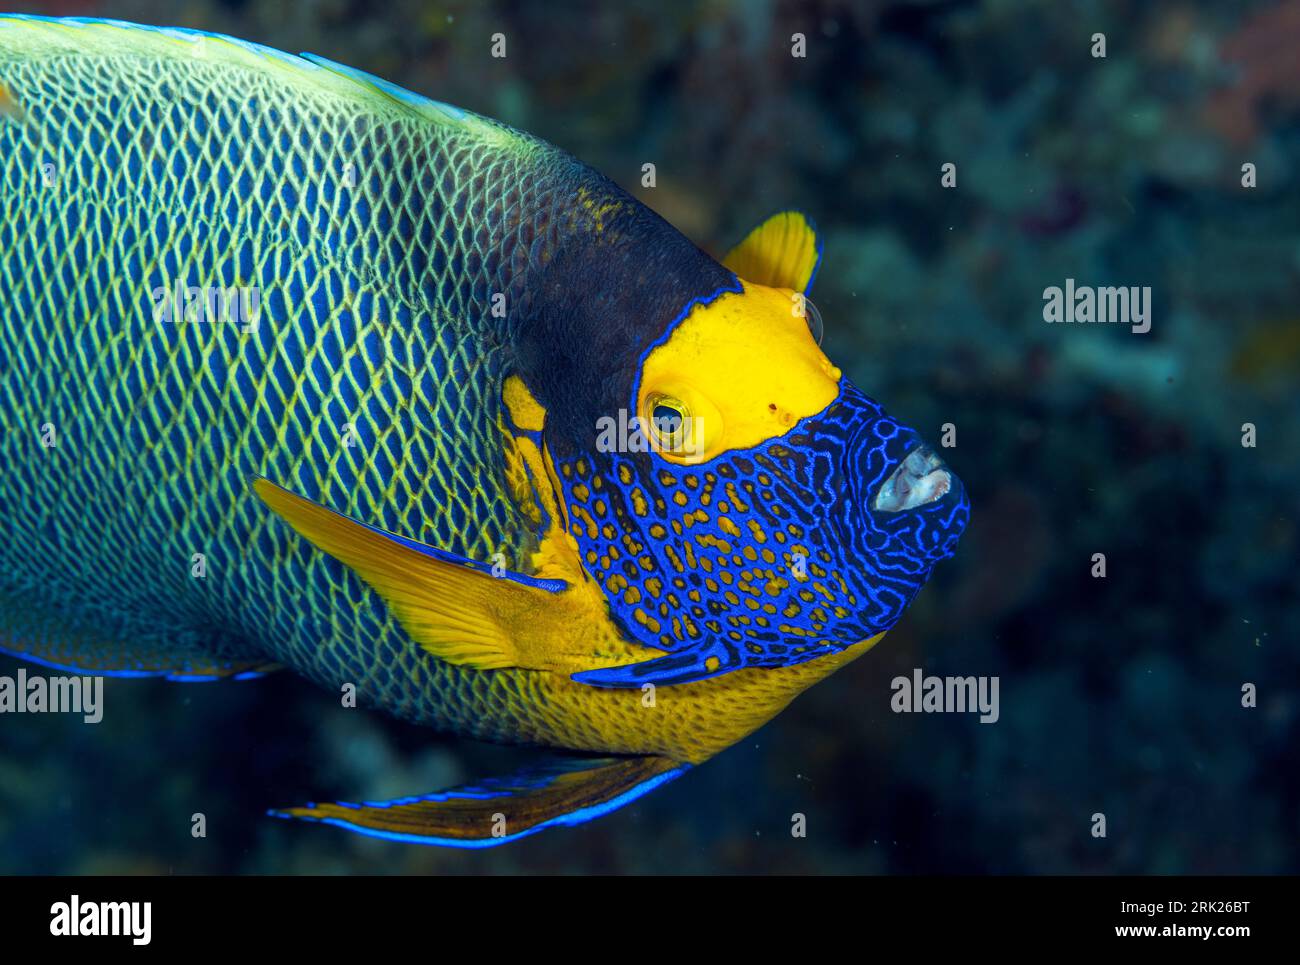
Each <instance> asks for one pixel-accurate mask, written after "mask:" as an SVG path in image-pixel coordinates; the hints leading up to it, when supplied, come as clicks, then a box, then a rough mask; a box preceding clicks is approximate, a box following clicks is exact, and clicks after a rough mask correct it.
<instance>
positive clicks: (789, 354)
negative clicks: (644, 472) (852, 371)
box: [637, 282, 840, 465]
mask: <svg viewBox="0 0 1300 965" xmlns="http://www.w3.org/2000/svg"><path fill="white" fill-rule="evenodd" d="M741 284H742V286H743V290H742V291H740V292H727V293H725V294H723V295H722V296H721V297H719V298H717V299H715V300H714V301H712V302H710V303H709V304H708V305H697V306H696V307H695V308H694V309H693V310H692V311H691V312H690V314H689V315H687V316H686V318H684V319H683V320H682V321H681V322H680V323H679V324H678V326H677V329H676V330H675V331H674V332H673V333H672V334H671V335H670V336H669V337H668V340H667V341H665V342H664V343H663V344H662V345H659V346H657V347H655V348H654V349H653V350H652V351H651V352H650V354H649V355H648V356H647V357H646V360H645V362H644V363H643V364H642V367H641V385H640V389H639V390H638V395H637V414H638V416H640V418H641V424H642V425H644V426H648V427H649V428H648V432H649V433H650V435H651V437H652V439H653V441H654V442H655V443H656V449H657V451H658V452H659V453H660V454H661V455H662V456H663V457H664V458H665V459H668V460H669V461H671V462H675V463H677V464H679V465H695V464H697V463H701V462H705V461H707V460H709V459H712V458H713V457H715V456H717V455H718V454H719V453H722V452H725V451H727V450H729V449H751V448H753V447H754V446H757V445H759V444H760V443H763V442H766V441H767V440H769V439H773V438H775V437H776V436H780V435H783V434H785V433H786V432H788V431H789V430H790V429H791V427H793V426H794V425H795V423H797V422H798V421H799V420H800V419H804V418H807V417H808V416H811V415H816V414H817V413H818V412H821V411H822V410H823V409H825V408H826V407H827V406H828V405H830V404H831V402H833V401H834V400H835V397H836V395H837V394H838V393H839V381H840V370H839V369H837V368H836V367H835V366H834V365H832V364H831V362H830V360H829V359H828V358H826V356H825V355H824V354H823V353H822V350H821V349H820V348H818V347H817V343H816V341H814V339H813V337H812V334H811V333H810V332H809V330H808V323H807V320H806V319H805V317H804V315H803V301H802V297H803V296H802V295H799V294H797V293H796V292H794V291H793V290H791V289H788V288H768V287H766V286H763V285H752V284H749V283H748V282H741ZM674 417H676V419H675V418H674ZM678 419H680V421H677V420H678Z"/></svg>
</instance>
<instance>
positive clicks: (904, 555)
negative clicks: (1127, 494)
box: [556, 380, 970, 687]
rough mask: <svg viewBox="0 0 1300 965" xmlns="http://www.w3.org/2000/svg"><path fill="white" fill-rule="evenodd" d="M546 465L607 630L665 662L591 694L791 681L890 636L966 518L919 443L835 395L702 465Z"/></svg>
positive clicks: (606, 679) (944, 473)
mask: <svg viewBox="0 0 1300 965" xmlns="http://www.w3.org/2000/svg"><path fill="white" fill-rule="evenodd" d="M556 465H557V469H558V472H559V478H560V483H561V487H562V489H563V492H564V496H565V498H566V501H567V504H568V508H569V524H570V532H571V533H572V534H573V536H574V538H575V539H576V540H577V542H578V545H579V547H580V550H581V553H582V558H583V563H584V565H585V566H586V568H587V570H588V572H589V573H590V574H591V575H592V576H593V578H595V579H596V580H597V581H598V582H599V583H600V585H601V586H602V587H604V589H605V592H606V596H607V598H608V600H609V606H610V611H611V613H612V614H613V617H614V619H615V620H616V621H617V622H618V623H619V624H620V626H621V628H622V629H623V630H624V632H625V633H626V634H627V635H628V636H629V637H630V638H632V639H635V640H637V641H638V642H640V643H642V644H644V645H646V646H649V647H654V648H657V649H660V650H663V651H665V655H664V656H663V657H659V658H656V659H653V660H649V661H645V662H642V663H639V664H634V665H631V666H623V667H612V668H608V669H602V670H594V671H589V672H586V673H582V674H579V675H577V676H576V678H575V679H577V680H580V681H582V682H584V683H588V684H592V685H597V686H608V687H636V686H640V685H641V684H643V683H647V682H651V683H655V684H679V683H687V682H690V681H694V680H701V679H704V678H707V677H712V676H716V675H718V674H724V673H728V672H731V671H734V670H737V669H740V668H745V667H767V668H772V667H782V666H788V665H791V664H796V663H801V662H803V661H806V660H812V659H814V658H816V657H820V656H825V655H827V654H832V653H836V652H839V651H841V650H844V649H846V648H847V647H850V646H853V645H854V644H856V643H859V642H860V641H863V640H866V639H867V638H869V637H872V636H874V635H876V634H878V633H881V632H882V631H885V630H888V629H889V628H890V627H892V626H893V625H894V624H895V623H896V622H897V621H898V619H899V618H900V617H901V616H902V613H903V610H904V609H905V608H906V607H907V605H908V603H909V602H911V600H912V598H913V597H914V596H915V595H916V593H917V591H918V590H919V589H920V588H921V586H922V584H924V583H925V581H926V579H927V577H928V576H929V574H930V569H931V567H933V566H934V564H935V563H937V562H938V561H939V560H941V559H944V558H945V557H947V556H951V555H952V553H953V551H954V549H955V547H956V545H957V541H958V539H959V538H960V536H961V533H962V530H963V529H964V528H965V526H966V523H967V520H968V519H969V515H970V506H969V503H968V501H967V498H966V494H965V491H964V489H963V487H962V485H961V483H960V481H959V480H958V479H957V477H956V476H955V475H953V474H952V473H951V472H950V471H949V470H948V469H947V468H946V467H945V466H944V465H943V463H942V462H941V461H940V460H939V459H938V458H937V457H936V456H935V455H934V454H933V453H932V452H931V450H929V449H928V448H927V447H926V446H925V445H924V443H923V442H922V440H921V439H920V437H919V436H918V435H917V433H916V432H915V431H914V430H912V429H910V428H908V427H906V426H903V425H901V424H899V423H898V422H896V421H894V420H893V419H891V418H890V417H889V416H888V415H886V414H885V412H884V411H883V410H882V409H881V407H880V406H879V405H877V404H876V403H875V402H874V401H872V400H871V399H869V398H868V397H867V396H866V395H864V394H863V393H862V392H860V391H859V390H858V389H857V388H855V387H854V386H852V385H851V384H849V383H848V382H847V381H846V380H842V381H840V383H839V391H838V395H837V396H836V397H835V398H834V401H833V402H832V403H831V404H830V405H828V406H827V407H826V408H825V409H823V410H822V411H820V412H818V413H817V414H815V415H812V416H809V417H807V418H804V419H801V420H799V421H798V422H797V423H795V424H794V425H792V426H791V427H790V428H789V430H788V431H786V432H784V433H783V434H781V435H778V436H775V437H774V438H771V439H769V440H767V441H766V442H763V443H761V444H759V445H756V446H753V447H750V448H745V449H732V450H728V451H725V452H722V453H720V454H718V455H716V456H714V457H713V458H709V459H707V460H704V461H702V462H698V463H697V464H693V465H683V464H679V463H677V462H673V461H670V460H667V459H665V458H663V456H662V455H661V454H659V453H656V452H600V451H593V452H588V453H584V454H583V455H581V456H578V457H576V458H569V459H564V460H557V464H556Z"/></svg>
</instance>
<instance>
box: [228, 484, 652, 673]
mask: <svg viewBox="0 0 1300 965" xmlns="http://www.w3.org/2000/svg"><path fill="white" fill-rule="evenodd" d="M253 488H254V491H255V492H256V493H257V495H258V496H259V497H261V499H262V501H263V502H265V503H266V504H267V506H269V507H270V508H271V509H272V510H273V511H274V512H275V513H276V514H277V515H279V516H280V517H281V518H283V519H284V520H285V522H287V523H288V524H289V525H290V526H292V527H293V528H294V529H295V530H296V531H297V532H298V533H299V534H300V535H301V536H302V537H303V538H305V539H306V540H308V541H309V542H310V543H311V544H312V545H314V546H315V547H316V548H317V549H320V550H322V551H323V552H325V553H328V554H329V555H330V556H332V557H334V558H335V559H336V560H338V561H339V562H341V563H343V564H344V565H346V566H348V567H350V568H351V569H352V570H354V571H355V572H356V573H357V575H359V576H360V577H361V578H362V579H363V580H365V581H366V583H368V584H369V585H370V586H371V587H372V588H373V589H374V590H375V591H376V592H377V593H378V594H379V595H380V596H381V597H383V600H384V602H385V603H386V604H387V605H388V607H389V609H391V610H392V612H393V614H394V615H395V616H396V617H397V619H398V621H399V622H400V623H401V624H402V627H403V628H404V629H405V630H406V632H407V633H408V634H409V635H410V636H411V638H412V639H413V640H415V642H416V643H418V644H419V645H420V646H421V647H423V648H424V649H425V650H427V651H429V652H430V653H432V654H433V655H434V656H435V657H438V658H439V659H441V660H445V661H447V662H448V663H453V664H459V665H462V666H469V667H474V668H476V669H478V670H496V669H501V668H505V667H521V668H525V669H529V670H553V671H557V672H561V673H565V674H571V673H575V672H578V671H581V670H584V669H587V668H589V667H593V666H610V665H614V664H618V663H624V662H627V661H629V660H631V659H635V654H634V653H631V652H629V651H630V649H631V648H629V647H628V646H627V645H626V644H624V643H623V641H622V639H621V636H620V635H619V634H618V631H617V630H616V628H615V627H614V626H613V624H612V622H611V621H610V620H609V616H608V611H607V610H606V609H605V607H604V603H603V598H601V597H600V596H599V592H598V591H596V590H595V589H594V588H593V587H591V586H590V585H583V586H580V587H573V586H568V585H566V584H565V583H563V582H561V581H558V580H539V579H534V578H532V577H528V576H521V575H519V574H514V573H509V572H502V571H497V572H499V573H500V575H496V574H495V573H494V572H493V571H491V570H490V569H488V568H487V567H485V566H483V564H479V563H474V562H472V561H470V560H464V559H461V558H460V557H457V556H455V555H453V554H450V553H444V552H441V551H439V550H436V549H434V548H432V547H427V546H421V545H420V544H418V543H415V542H413V541H410V540H405V539H403V538H401V537H398V536H394V535H392V534H389V533H385V532H383V531H381V530H378V529H373V528H371V527H369V526H366V525H365V524H364V523H359V522H357V521H356V520H354V519H351V518H349V517H347V516H344V515H342V514H341V513H336V512H334V511H333V510H331V509H327V508H326V507H324V506H321V505H319V504H317V503H314V502H312V501H311V500H309V499H304V498H303V497H302V496H298V495H296V494H294V493H292V492H289V491H288V490H287V489H283V488H281V487H280V486H277V485H275V484H274V483H272V482H271V481H270V480H267V479H257V480H255V481H254V482H253ZM636 649H637V650H639V649H640V648H636Z"/></svg>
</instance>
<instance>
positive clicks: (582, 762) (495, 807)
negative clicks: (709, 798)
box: [269, 757, 690, 848]
mask: <svg viewBox="0 0 1300 965" xmlns="http://www.w3.org/2000/svg"><path fill="white" fill-rule="evenodd" d="M689 768H690V765H689V764H678V763H676V762H675V761H671V760H669V759H668V758H666V757H606V758H594V759H593V758H569V757H565V758H556V759H554V760H552V761H551V762H549V763H547V764H544V765H541V766H536V767H533V768H529V769H527V770H524V771H520V772H518V773H516V774H512V775H510V776H509V777H500V778H492V779H490V780H486V781H483V782H481V783H479V784H474V785H464V786H461V787H456V788H452V789H450V790H447V791H441V792H439V793H437V794H427V795H424V796H423V797H409V798H401V799H399V800H396V801H367V802H364V803H361V804H345V803H335V804H307V805H304V806H303V807H294V808H284V809H280V810H273V811H271V812H269V813H270V814H271V815H272V816H273V817H279V818H297V819H299V820H303V821H315V822H318V823H320V824H332V825H334V826H335V827H339V828H343V829H345V830H347V831H353V832H356V833H357V834H365V835H369V836H370V837H375V838H386V839H388V840H390V841H403V842H407V843H409V844H428V845H438V846H441V847H451V848H491V847H495V846H496V845H499V844H506V843H508V842H510V841H518V840H519V839H520V838H524V837H527V836H528V835H530V834H536V833H537V832H538V831H542V830H544V829H546V828H554V827H572V826H573V825H577V824H585V823H586V822H587V821H591V820H593V819H594V818H598V817H600V816H602V815H605V814H608V813H610V812H611V811H616V810H618V809H619V808H621V807H623V806H624V805H625V804H629V803H631V802H632V801H635V800H636V799H637V798H639V797H641V796H642V795H644V794H648V793H649V792H650V791H652V790H654V789H655V788H656V787H659V786H660V785H661V784H665V783H667V782H668V781H671V780H672V779H673V778H675V777H678V776H679V775H681V774H682V773H683V772H685V771H686V770H688V769H689Z"/></svg>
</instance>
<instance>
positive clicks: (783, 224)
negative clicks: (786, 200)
mask: <svg viewBox="0 0 1300 965" xmlns="http://www.w3.org/2000/svg"><path fill="white" fill-rule="evenodd" d="M820 260H821V250H820V248H819V247H818V244H817V235H816V233H815V232H814V231H813V227H812V225H811V224H810V223H809V221H808V219H807V218H806V217H804V215H803V214H802V213H801V212H798V211H782V212H781V213H780V214H774V215H772V217H770V218H768V219H767V220H766V221H764V222H763V223H762V224H761V225H759V226H758V227H757V228H755V229H754V230H753V231H751V232H750V233H749V234H748V235H747V236H746V237H745V240H744V241H742V242H741V243H740V244H738V245H736V247H735V248H732V249H731V251H730V253H728V255H727V257H726V258H724V259H723V261H722V264H723V265H724V266H726V267H727V268H730V269H731V270H732V271H734V272H735V273H736V274H737V275H739V276H740V277H741V278H743V279H744V280H745V281H747V282H751V283H753V284H755V285H766V286H767V287H768V288H789V289H790V290H792V291H797V292H806V291H807V290H808V288H809V286H810V285H811V284H812V280H813V275H815V274H816V272H817V263H818V261H820Z"/></svg>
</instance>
